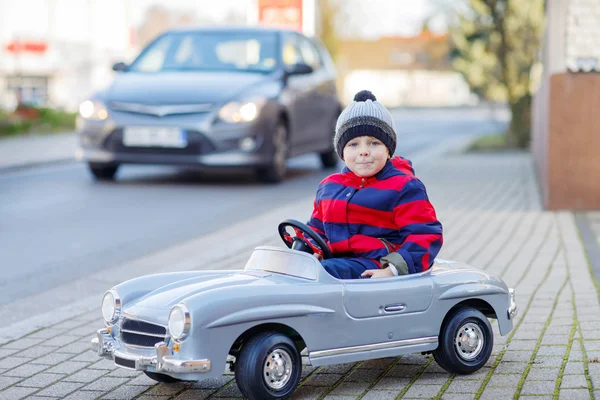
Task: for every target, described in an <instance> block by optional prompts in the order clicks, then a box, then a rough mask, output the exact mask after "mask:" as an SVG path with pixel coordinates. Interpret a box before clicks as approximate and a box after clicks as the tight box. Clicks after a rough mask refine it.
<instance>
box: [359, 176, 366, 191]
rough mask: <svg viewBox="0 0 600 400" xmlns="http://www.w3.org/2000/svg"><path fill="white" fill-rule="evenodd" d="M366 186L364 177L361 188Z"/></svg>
mask: <svg viewBox="0 0 600 400" xmlns="http://www.w3.org/2000/svg"><path fill="white" fill-rule="evenodd" d="M364 187H365V178H363V179H362V182H361V183H360V188H361V189H362V188H364Z"/></svg>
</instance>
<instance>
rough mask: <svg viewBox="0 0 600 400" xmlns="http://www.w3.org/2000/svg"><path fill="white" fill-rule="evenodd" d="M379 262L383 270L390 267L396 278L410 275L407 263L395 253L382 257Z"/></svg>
mask: <svg viewBox="0 0 600 400" xmlns="http://www.w3.org/2000/svg"><path fill="white" fill-rule="evenodd" d="M379 262H380V263H381V267H382V268H386V267H390V269H391V270H392V272H394V275H396V276H398V275H408V265H407V264H406V261H404V258H403V257H402V256H401V255H400V254H399V253H396V252H395V251H394V252H391V253H390V254H388V255H387V256H385V257H381V259H380V260H379ZM394 270H395V271H394Z"/></svg>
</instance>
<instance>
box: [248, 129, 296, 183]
mask: <svg viewBox="0 0 600 400" xmlns="http://www.w3.org/2000/svg"><path fill="white" fill-rule="evenodd" d="M271 139H272V141H273V142H272V144H271V162H270V163H269V165H268V166H265V167H260V168H258V169H257V171H256V172H257V175H258V179H259V180H261V181H263V182H267V183H278V182H281V180H282V179H283V178H284V176H285V171H286V161H287V155H288V146H287V139H288V132H287V128H286V126H285V124H284V123H283V121H280V122H278V123H277V125H276V126H275V132H273V135H272V136H271Z"/></svg>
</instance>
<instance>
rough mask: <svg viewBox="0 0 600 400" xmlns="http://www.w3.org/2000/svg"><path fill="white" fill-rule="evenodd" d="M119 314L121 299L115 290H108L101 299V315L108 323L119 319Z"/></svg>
mask: <svg viewBox="0 0 600 400" xmlns="http://www.w3.org/2000/svg"><path fill="white" fill-rule="evenodd" d="M120 314H121V299H120V298H119V295H118V294H117V292H116V291H115V290H112V289H111V290H109V291H108V292H106V293H105V294H104V298H103V299H102V317H103V318H104V320H105V321H106V322H108V323H109V324H114V323H115V322H117V321H118V320H119V315H120Z"/></svg>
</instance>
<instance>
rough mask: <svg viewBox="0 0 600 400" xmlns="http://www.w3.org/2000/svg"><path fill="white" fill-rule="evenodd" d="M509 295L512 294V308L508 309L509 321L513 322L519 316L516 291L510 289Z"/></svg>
mask: <svg viewBox="0 0 600 400" xmlns="http://www.w3.org/2000/svg"><path fill="white" fill-rule="evenodd" d="M508 293H509V294H510V306H509V307H508V310H507V314H508V319H510V320H512V319H514V318H515V317H516V316H517V313H518V311H519V310H518V308H517V303H515V289H512V288H511V289H508Z"/></svg>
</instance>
